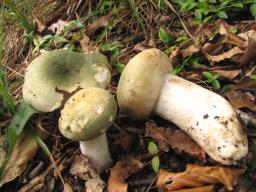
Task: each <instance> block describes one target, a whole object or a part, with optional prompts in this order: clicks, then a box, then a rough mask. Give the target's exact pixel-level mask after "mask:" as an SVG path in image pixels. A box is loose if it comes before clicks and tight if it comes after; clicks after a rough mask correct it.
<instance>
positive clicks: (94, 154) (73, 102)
mask: <svg viewBox="0 0 256 192" xmlns="http://www.w3.org/2000/svg"><path fill="white" fill-rule="evenodd" d="M116 113H117V104H116V101H115V99H114V97H113V96H112V95H111V94H110V93H109V92H108V91H106V90H104V89H101V88H97V87H91V88H88V89H82V90H80V91H78V92H77V93H76V94H74V95H73V96H71V97H70V98H69V99H68V101H67V102H66V104H65V105H64V108H63V109H62V111H61V117H60V119H59V129H60V132H61V133H62V135H64V136H65V137H67V138H69V139H71V140H76V141H80V149H81V152H82V154H84V155H86V156H87V157H88V158H89V159H90V161H91V163H92V165H93V166H94V167H95V168H96V170H97V171H98V172H99V173H100V172H102V170H104V169H105V168H107V167H108V166H109V165H110V163H111V157H110V153H109V149H108V141H107V137H106V130H107V129H108V128H109V127H110V126H111V124H112V123H113V121H114V120H115V117H116Z"/></svg>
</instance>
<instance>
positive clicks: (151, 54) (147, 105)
mask: <svg viewBox="0 0 256 192" xmlns="http://www.w3.org/2000/svg"><path fill="white" fill-rule="evenodd" d="M171 70H172V66H171V61H170V59H169V58H168V56H167V55H166V54H164V53H163V52H162V51H160V50H159V49H154V48H153V49H148V50H145V51H142V52H141V53H139V54H137V55H136V56H135V57H133V58H132V59H131V60H130V61H129V62H128V64H127V65H126V67H125V68H124V70H123V72H122V75H121V77H120V81H119V84H118V90H117V101H118V104H119V107H120V109H121V111H122V112H123V113H125V114H127V115H128V116H129V117H130V118H132V119H135V120H141V119H145V118H146V117H147V116H148V115H149V114H150V113H151V112H154V113H156V114H157V115H159V116H161V117H162V118H164V119H166V120H169V121H171V122H173V123H174V124H176V125H177V126H178V127H179V128H180V129H182V130H183V131H185V132H186V133H187V134H188V135H190V136H191V137H192V138H193V139H194V140H195V141H196V142H197V143H198V144H199V145H200V146H201V147H202V149H204V151H205V152H206V153H207V154H208V155H209V156H210V157H212V158H213V159H214V160H215V161H218V162H220V163H223V164H225V165H230V164H234V163H235V162H236V161H237V160H240V159H241V158H243V157H244V156H245V155H246V154H247V153H248V141H247V137H246V135H245V133H244V132H243V130H242V126H241V124H240V122H239V120H238V118H237V114H236V112H235V110H234V109H233V107H232V106H231V105H230V104H229V102H228V101H226V100H225V99H224V98H223V97H221V96H220V95H218V94H216V93H213V92H211V91H209V90H207V89H204V88H202V87H200V86H199V85H197V84H195V83H192V82H189V81H187V80H184V79H182V78H180V77H178V76H176V75H172V74H171V73H170V71H171Z"/></svg>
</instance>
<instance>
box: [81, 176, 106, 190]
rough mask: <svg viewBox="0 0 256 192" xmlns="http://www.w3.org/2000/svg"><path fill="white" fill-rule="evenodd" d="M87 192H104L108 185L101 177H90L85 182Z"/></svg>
mask: <svg viewBox="0 0 256 192" xmlns="http://www.w3.org/2000/svg"><path fill="white" fill-rule="evenodd" d="M85 187H86V192H102V191H104V188H105V187H106V183H105V182H104V181H102V180H101V178H100V177H98V178H93V179H90V180H89V181H87V182H86V183H85Z"/></svg>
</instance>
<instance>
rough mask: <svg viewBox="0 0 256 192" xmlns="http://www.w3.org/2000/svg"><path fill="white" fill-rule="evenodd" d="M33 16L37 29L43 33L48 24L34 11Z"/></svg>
mask: <svg viewBox="0 0 256 192" xmlns="http://www.w3.org/2000/svg"><path fill="white" fill-rule="evenodd" d="M32 16H33V20H34V21H35V23H36V27H37V31H38V32H39V33H42V32H43V31H44V30H45V28H46V24H45V23H44V22H43V21H41V20H40V19H39V18H38V17H37V16H36V15H35V14H34V13H32Z"/></svg>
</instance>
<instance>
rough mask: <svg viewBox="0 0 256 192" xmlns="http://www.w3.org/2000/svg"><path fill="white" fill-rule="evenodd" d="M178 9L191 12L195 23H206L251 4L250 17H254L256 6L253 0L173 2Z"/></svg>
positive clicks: (175, 0)
mask: <svg viewBox="0 0 256 192" xmlns="http://www.w3.org/2000/svg"><path fill="white" fill-rule="evenodd" d="M172 2H174V3H175V4H177V5H178V6H179V8H180V12H181V13H185V12H188V11H190V12H193V13H194V16H195V23H208V22H209V21H211V20H213V19H216V18H221V19H227V18H228V11H229V10H231V8H232V10H242V8H244V6H245V5H246V4H251V6H250V10H251V14H252V16H254V17H255V15H256V4H255V3H254V2H255V1H254V0H245V1H244V0H219V1H217V0H199V1H197V0H173V1H172Z"/></svg>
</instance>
